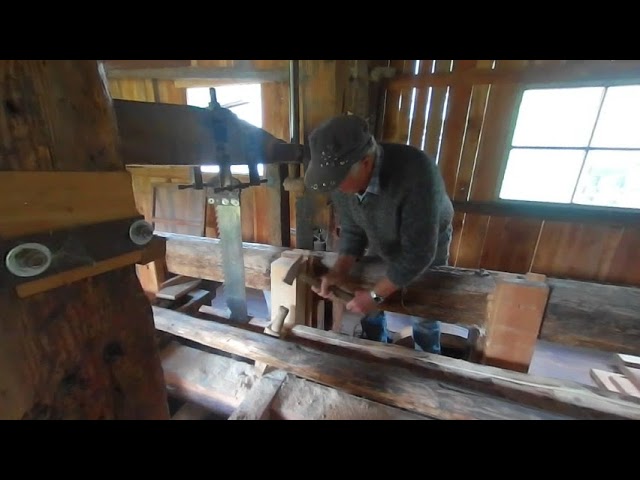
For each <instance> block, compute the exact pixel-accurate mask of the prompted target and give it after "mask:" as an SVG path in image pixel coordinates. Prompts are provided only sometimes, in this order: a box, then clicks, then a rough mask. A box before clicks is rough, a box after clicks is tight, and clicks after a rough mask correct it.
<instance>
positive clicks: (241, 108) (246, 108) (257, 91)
mask: <svg viewBox="0 0 640 480" xmlns="http://www.w3.org/2000/svg"><path fill="white" fill-rule="evenodd" d="M216 98H217V100H218V103H220V105H221V106H223V107H226V108H229V110H231V111H232V112H233V113H235V114H236V115H237V116H238V118H240V119H242V120H245V121H246V122H249V123H250V124H252V125H254V126H256V127H258V128H262V90H261V85H260V84H259V83H256V84H242V85H224V86H221V87H216ZM210 101H211V96H210V93H209V88H208V87H196V88H187V104H188V105H192V106H194V107H200V108H206V107H208V106H209V102H210ZM200 170H201V171H202V172H203V173H218V172H219V171H220V167H218V166H217V165H203V166H202V167H201V168H200ZM231 173H232V174H236V175H249V167H248V166H246V165H232V166H231ZM258 174H259V175H264V165H263V164H261V163H259V164H258Z"/></svg>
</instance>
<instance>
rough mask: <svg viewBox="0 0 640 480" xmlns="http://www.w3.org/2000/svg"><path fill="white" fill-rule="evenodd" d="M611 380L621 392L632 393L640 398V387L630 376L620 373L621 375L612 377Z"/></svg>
mask: <svg viewBox="0 0 640 480" xmlns="http://www.w3.org/2000/svg"><path fill="white" fill-rule="evenodd" d="M611 382H612V383H613V384H615V386H616V387H617V388H618V390H619V391H620V393H625V394H627V395H631V396H632V397H636V398H640V389H639V388H638V387H637V386H635V385H634V384H633V383H632V382H631V381H630V380H629V379H628V378H626V377H624V376H622V375H620V376H619V377H612V378H611Z"/></svg>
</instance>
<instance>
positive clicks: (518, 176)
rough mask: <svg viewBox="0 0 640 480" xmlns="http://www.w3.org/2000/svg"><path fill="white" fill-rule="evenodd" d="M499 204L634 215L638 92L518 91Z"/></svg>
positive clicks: (639, 142) (639, 154) (639, 156)
mask: <svg viewBox="0 0 640 480" xmlns="http://www.w3.org/2000/svg"><path fill="white" fill-rule="evenodd" d="M500 198H501V199H508V200H529V201H540V202H556V203H574V204H581V205H594V206H595V205H597V206H605V207H621V208H640V85H631V86H611V87H581V88H559V89H535V90H527V91H525V92H524V95H523V97H522V103H521V104H520V109H519V111H518V117H517V121H516V126H515V130H514V133H513V140H512V143H511V148H510V151H509V157H508V160H507V167H506V170H505V175H504V179H503V182H502V187H501V191H500Z"/></svg>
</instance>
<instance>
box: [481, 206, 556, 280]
mask: <svg viewBox="0 0 640 480" xmlns="http://www.w3.org/2000/svg"><path fill="white" fill-rule="evenodd" d="M541 228H542V222H541V221H540V220H532V219H519V218H500V217H491V219H490V220H489V225H488V227H487V234H486V237H485V241H484V246H483V249H482V255H481V257H480V267H481V268H486V269H488V270H501V271H505V272H512V273H527V272H528V271H529V268H530V267H531V261H532V259H533V255H534V252H535V249H536V244H537V241H538V235H539V233H540V229H541ZM535 271H538V270H535ZM540 273H545V272H544V271H540Z"/></svg>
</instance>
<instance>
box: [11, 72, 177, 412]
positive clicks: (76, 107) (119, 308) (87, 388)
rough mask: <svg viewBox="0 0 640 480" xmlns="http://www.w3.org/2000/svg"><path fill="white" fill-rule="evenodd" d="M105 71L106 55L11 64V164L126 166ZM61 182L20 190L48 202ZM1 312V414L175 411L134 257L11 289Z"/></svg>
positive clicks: (41, 167)
mask: <svg viewBox="0 0 640 480" xmlns="http://www.w3.org/2000/svg"><path fill="white" fill-rule="evenodd" d="M102 73H103V72H102V71H101V69H100V67H99V64H98V62H97V61H95V60H1V61H0V170H14V171H19V170H29V171H38V170H49V171H75V172H82V171H85V172H86V171H93V172H99V171H114V170H124V165H123V163H122V161H121V160H120V158H119V155H118V151H117V131H116V124H115V115H114V113H113V110H112V106H111V99H110V97H109V94H108V89H107V86H106V81H105V79H104V77H103V75H102ZM58 188H62V187H59V186H57V185H56V184H55V183H53V184H51V185H49V187H48V189H46V190H43V191H42V192H41V195H39V196H36V197H33V196H29V195H27V194H26V193H24V192H22V193H21V192H17V193H16V195H24V199H23V200H24V201H25V202H33V201H37V202H41V203H46V202H47V200H48V196H51V195H53V196H56V195H57V196H60V192H58V191H57V189H58ZM128 188H131V185H130V184H128ZM3 193H4V192H3V191H2V190H1V189H0V199H1V196H2V195H3ZM94 193H95V192H94ZM97 197H98V200H99V199H100V195H97ZM107 197H108V192H105V197H104V198H107ZM92 198H95V197H92ZM104 198H103V199H102V200H104ZM78 201H83V199H82V198H79V199H78ZM84 201H86V199H85V200H84ZM94 207H95V209H96V211H99V209H100V205H99V202H98V203H96V204H95V205H94ZM67 213H69V212H67ZM96 215H97V217H99V215H98V214H96ZM2 221H3V218H2V217H0V222H2ZM91 221H92V218H91V217H90V216H88V217H86V218H84V219H83V222H84V223H90V222H91ZM0 312H2V313H0V419H21V418H22V419H168V418H169V409H168V405H167V396H166V389H165V384H164V381H163V377H162V369H161V365H160V359H159V357H158V354H157V350H156V345H155V341H154V329H153V319H152V315H151V310H150V308H149V301H148V300H147V298H146V297H145V295H144V293H143V292H142V289H141V287H140V283H139V282H138V280H137V278H136V274H135V269H134V266H133V265H131V266H127V267H124V268H120V269H117V270H113V271H110V272H107V273H104V274H101V275H98V276H95V277H91V278H85V279H82V280H78V281H76V282H73V283H71V284H69V285H66V286H61V287H58V288H56V289H54V290H51V291H48V292H43V293H39V294H36V295H34V296H32V297H30V298H27V299H18V298H17V297H16V294H15V290H10V289H7V288H2V289H0Z"/></svg>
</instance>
